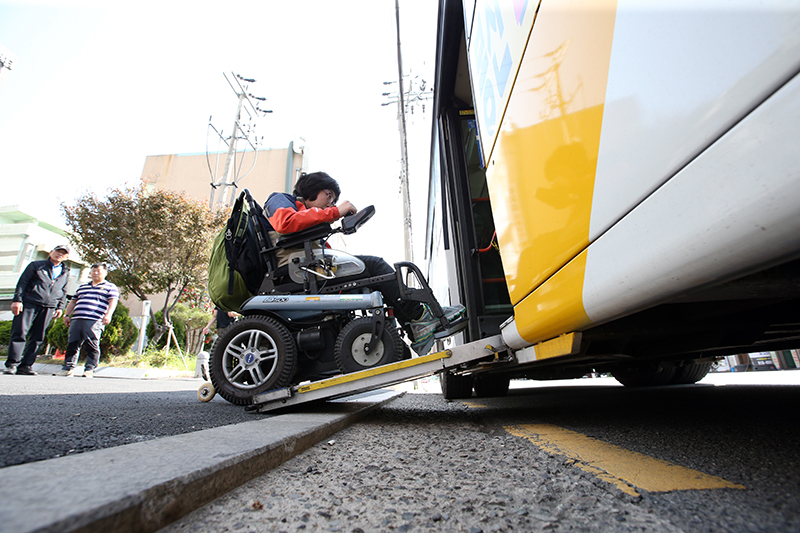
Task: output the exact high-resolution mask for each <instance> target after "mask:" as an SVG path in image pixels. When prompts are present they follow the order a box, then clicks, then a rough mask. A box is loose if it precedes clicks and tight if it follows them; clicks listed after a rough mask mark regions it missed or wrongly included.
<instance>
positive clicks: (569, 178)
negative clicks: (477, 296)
mask: <svg viewBox="0 0 800 533" xmlns="http://www.w3.org/2000/svg"><path fill="white" fill-rule="evenodd" d="M615 18H616V1H615V0H576V1H573V2H569V3H567V2H543V3H542V5H541V7H540V9H539V13H538V15H537V18H536V22H535V23H534V25H533V31H532V32H531V35H530V38H529V40H528V44H527V47H526V49H525V55H524V58H523V60H522V62H521V65H520V69H519V73H518V75H517V78H516V81H515V84H514V88H513V93H512V95H511V98H510V99H509V102H508V105H507V108H506V111H505V116H504V119H503V123H502V125H501V127H500V133H499V134H498V137H497V143H496V146H495V149H494V151H493V152H492V154H491V157H490V158H489V161H488V162H487V171H486V178H487V182H488V186H489V192H490V196H491V198H492V204H493V205H495V206H498V205H499V206H503V209H496V210H494V211H493V213H492V214H493V216H494V221H495V226H496V228H497V240H498V243H499V245H500V249H501V251H502V257H503V267H504V270H505V273H506V283H507V284H508V290H509V295H510V296H511V302H512V303H513V304H517V303H519V302H520V301H522V300H523V299H524V298H525V297H526V296H528V295H529V294H530V293H531V292H532V291H533V290H534V289H535V288H536V287H538V286H539V284H541V283H542V282H544V281H545V280H546V279H547V278H549V277H550V276H551V275H552V274H553V273H554V272H555V271H556V270H557V269H558V268H560V267H561V266H563V265H565V264H566V263H567V261H569V260H570V259H572V258H573V257H574V256H575V255H577V254H578V253H579V252H580V251H581V250H583V249H585V248H586V247H587V246H588V244H589V222H590V218H591V210H592V195H593V191H594V180H595V174H596V170H597V158H598V154H599V151H600V132H601V129H602V123H603V112H604V108H605V95H606V86H607V80H608V69H609V64H610V60H611V43H612V38H613V34H614V23H615ZM478 118H479V119H480V118H481V117H478ZM564 331H569V330H564ZM564 331H559V332H556V334H558V333H563V332H564ZM552 336H553V335H551V337H552Z"/></svg>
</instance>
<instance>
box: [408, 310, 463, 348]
mask: <svg viewBox="0 0 800 533" xmlns="http://www.w3.org/2000/svg"><path fill="white" fill-rule="evenodd" d="M442 311H443V312H444V317H445V318H446V319H447V322H448V323H452V322H454V321H455V320H458V319H459V318H461V317H462V316H464V312H465V311H466V309H465V308H464V306H463V305H454V306H449V307H442ZM409 326H410V327H411V333H413V335H414V342H413V343H411V348H412V349H413V350H414V351H415V352H417V355H426V354H427V353H428V352H429V351H430V349H431V346H433V341H434V337H433V336H434V334H435V333H436V332H437V331H439V330H441V329H443V328H442V324H441V323H440V322H439V320H438V319H437V318H436V317H435V316H433V313H431V311H430V309H428V307H427V306H426V307H425V312H424V313H422V316H421V317H419V318H418V319H416V320H413V321H412V322H411V323H410V324H409Z"/></svg>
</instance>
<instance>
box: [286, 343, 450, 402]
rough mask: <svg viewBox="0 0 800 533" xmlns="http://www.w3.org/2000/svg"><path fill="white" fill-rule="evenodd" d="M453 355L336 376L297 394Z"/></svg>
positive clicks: (445, 354) (431, 356)
mask: <svg viewBox="0 0 800 533" xmlns="http://www.w3.org/2000/svg"><path fill="white" fill-rule="evenodd" d="M451 355H453V352H451V351H450V350H445V351H443V352H436V353H432V354H430V355H426V356H423V357H417V358H414V359H408V360H406V361H398V362H397V363H391V364H388V365H383V366H379V367H375V368H372V369H369V370H361V371H360V372H353V373H352V374H345V375H343V376H336V377H335V378H330V379H324V380H322V381H316V382H314V383H309V384H308V385H302V386H300V387H298V388H297V392H298V393H299V394H303V393H304V392H311V391H314V390H319V389H324V388H327V387H332V386H333V385H340V384H342V383H350V382H352V381H358V380H360V379H364V378H368V377H372V376H379V375H381V374H386V373H387V372H393V371H395V370H400V369H403V368H409V367H412V366H417V365H421V364H424V363H430V362H431V361H438V360H440V359H447V358H448V357H450V356H451Z"/></svg>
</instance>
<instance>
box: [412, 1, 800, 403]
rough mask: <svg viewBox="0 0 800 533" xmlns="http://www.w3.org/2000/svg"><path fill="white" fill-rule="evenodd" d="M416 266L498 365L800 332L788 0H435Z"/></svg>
mask: <svg viewBox="0 0 800 533" xmlns="http://www.w3.org/2000/svg"><path fill="white" fill-rule="evenodd" d="M437 40H438V42H437V63H436V83H435V100H434V108H435V115H434V121H433V122H434V124H433V138H432V150H431V154H432V157H431V179H430V189H429V202H428V219H427V240H426V256H427V259H428V275H429V278H430V279H431V282H432V285H434V286H436V287H438V291H439V294H438V296H439V297H440V301H447V300H448V299H449V300H450V301H451V302H461V303H464V304H465V305H466V306H467V308H468V315H469V319H470V322H469V327H468V328H467V329H466V330H465V331H464V332H463V334H461V336H460V337H458V338H457V339H456V340H455V342H456V343H463V342H469V341H474V340H477V339H480V338H482V337H486V336H490V335H495V334H497V333H498V332H500V333H502V336H503V339H504V341H505V343H506V344H507V345H508V346H509V347H510V348H512V350H511V352H512V353H511V354H510V359H509V360H507V361H498V362H497V363H496V364H493V363H487V362H484V363H481V364H479V365H473V366H468V367H465V368H462V369H460V371H458V372H455V373H450V374H447V375H445V376H444V379H443V382H444V387H443V389H444V392H445V395H446V396H449V397H458V396H463V395H465V394H467V393H471V392H472V388H473V386H474V388H475V390H476V392H477V393H478V394H481V395H490V394H499V393H503V392H504V391H505V390H507V388H508V380H509V379H510V378H515V377H527V378H531V379H552V378H568V377H578V376H581V375H584V374H586V373H587V372H591V371H597V372H611V373H612V374H613V375H614V376H615V377H616V378H617V379H618V380H619V381H621V382H622V383H623V384H626V385H637V386H642V385H663V384H671V383H693V382H695V381H697V380H699V379H700V378H702V377H703V376H704V375H705V374H706V373H707V372H708V370H709V368H710V365H711V363H712V362H713V361H714V360H715V359H716V358H719V357H720V356H723V355H730V354H735V353H746V352H755V351H764V350H779V349H791V348H797V347H798V346H800V260H799V259H798V258H800V148H798V141H800V75H799V74H800V1H796V0H793V1H790V0H786V1H782V0H764V1H762V2H752V1H749V0H741V1H740V0H731V1H723V0H710V1H706V0H691V1H689V0H670V1H664V0H652V1H651V0H647V1H645V0H619V1H613V0H574V1H567V0H541V1H536V0H463V1H462V0H440V8H439V27H438V36H437Z"/></svg>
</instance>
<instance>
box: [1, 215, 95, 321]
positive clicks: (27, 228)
mask: <svg viewBox="0 0 800 533" xmlns="http://www.w3.org/2000/svg"><path fill="white" fill-rule="evenodd" d="M45 217H47V218H45ZM56 218H57V214H52V215H39V214H34V213H33V211H32V210H28V209H24V208H21V207H20V206H18V205H11V206H2V207H0V320H11V312H10V311H9V310H10V309H11V302H12V300H13V298H14V290H15V288H16V286H17V281H19V276H20V274H22V271H23V270H25V267H26V266H28V263H30V262H31V261H38V260H41V259H46V258H47V256H48V255H49V254H50V250H52V249H53V248H54V247H55V246H57V245H59V244H65V243H67V244H70V246H72V243H70V242H69V239H68V238H67V230H66V229H65V228H63V227H60V226H58V225H56V223H55V222H54V220H55V219H56ZM65 263H66V265H67V267H68V268H69V269H70V274H69V276H70V281H69V285H68V286H67V294H69V295H72V294H75V291H76V290H77V289H78V285H80V283H82V282H83V281H85V279H87V272H88V271H87V265H86V264H84V262H83V261H82V260H81V258H80V256H79V255H78V253H77V252H76V251H74V250H73V251H72V253H70V256H69V259H68V260H67V261H66V262H65Z"/></svg>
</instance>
